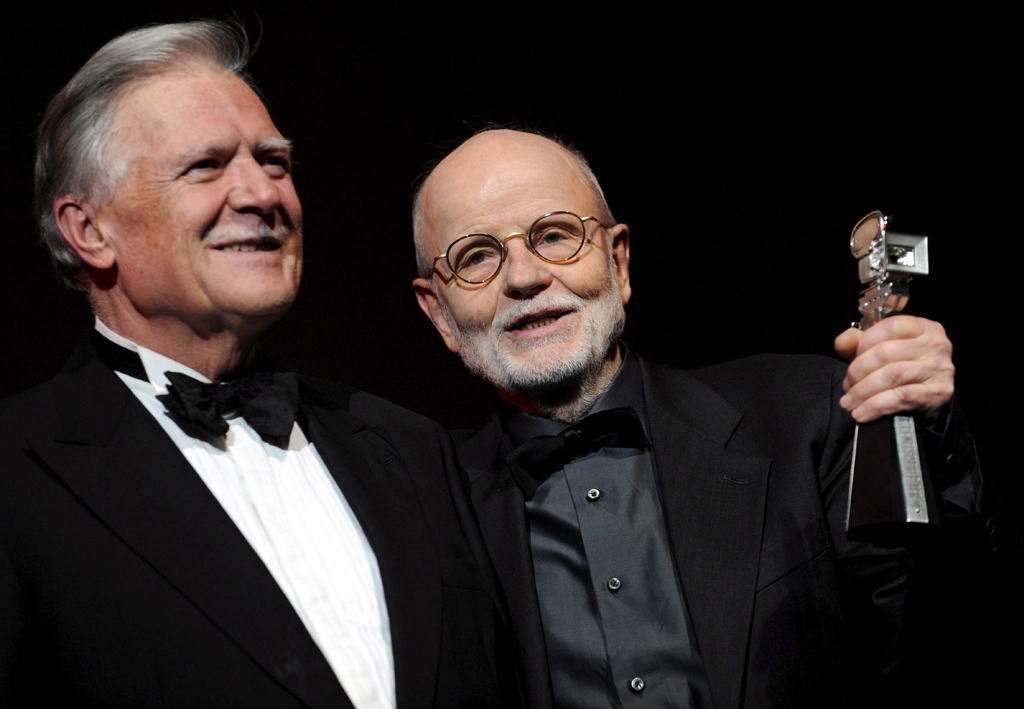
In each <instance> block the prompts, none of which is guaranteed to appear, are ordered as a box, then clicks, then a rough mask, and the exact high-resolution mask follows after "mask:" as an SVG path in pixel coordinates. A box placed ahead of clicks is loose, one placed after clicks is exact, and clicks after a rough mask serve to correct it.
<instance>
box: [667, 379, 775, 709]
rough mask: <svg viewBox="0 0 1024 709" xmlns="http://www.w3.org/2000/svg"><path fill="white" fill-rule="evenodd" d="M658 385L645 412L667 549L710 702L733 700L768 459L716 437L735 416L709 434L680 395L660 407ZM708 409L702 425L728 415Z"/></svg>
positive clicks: (738, 691)
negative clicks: (698, 428) (696, 424)
mask: <svg viewBox="0 0 1024 709" xmlns="http://www.w3.org/2000/svg"><path fill="white" fill-rule="evenodd" d="M662 385H664V382H662ZM661 391H662V395H661V396H658V397H653V398H657V399H659V400H661V401H660V402H652V403H651V404H650V405H649V406H648V412H647V413H648V420H649V423H650V425H651V438H652V444H653V447H654V453H655V461H656V465H657V470H658V480H659V484H660V486H661V492H662V501H663V504H664V507H665V511H666V523H667V525H668V532H669V539H670V540H671V544H672V553H673V556H674V558H675V561H676V568H677V570H678V573H679V578H680V582H681V584H682V587H683V596H684V598H685V600H686V605H687V608H688V610H689V613H690V618H691V619H692V621H693V625H694V631H695V633H696V636H697V641H698V646H699V648H700V653H701V657H702V659H703V662H704V670H705V672H706V673H707V677H708V684H709V685H710V687H711V691H712V695H713V698H714V701H715V705H716V706H738V705H739V703H740V699H741V697H742V693H743V686H742V682H741V678H743V677H744V676H745V667H746V657H747V648H748V645H749V641H750V624H751V619H752V616H753V608H754V593H755V590H756V584H757V572H758V563H759V558H760V549H761V538H762V534H763V530H764V511H765V510H764V508H765V501H766V498H767V487H768V473H769V469H770V467H771V462H770V460H768V459H764V458H750V457H745V456H741V455H736V454H733V453H730V452H729V451H728V450H727V449H726V447H725V446H724V444H723V443H722V441H723V440H727V439H728V433H731V430H732V428H733V427H734V426H735V425H736V424H737V423H738V420H737V421H734V422H733V423H730V424H728V425H725V426H723V427H721V429H720V430H719V431H718V433H719V434H721V435H720V436H719V439H720V440H712V439H711V438H708V437H706V436H705V435H702V434H701V433H697V432H695V431H694V430H692V429H691V428H689V427H688V426H687V425H685V424H684V423H683V422H682V421H681V420H680V417H679V416H678V415H677V411H676V409H678V408H682V406H683V402H686V399H684V398H679V399H676V400H675V401H674V405H673V407H672V408H671V409H666V408H665V407H664V406H663V405H662V404H663V403H664V401H665V399H666V398H667V397H671V391H672V390H671V389H664V388H663V389H662V390H661ZM686 403H692V402H686ZM704 404H705V405H706V406H710V407H714V406H715V404H714V403H713V402H708V401H706V402H704ZM722 404H724V402H720V403H719V404H718V406H719V407H721V405H722ZM690 414H691V415H693V414H697V415H699V412H695V411H693V410H692V408H691V411H690ZM709 414H710V415H709V417H708V419H705V425H706V421H707V420H709V419H710V420H714V419H718V420H720V421H728V416H726V415H725V412H721V411H720V412H717V413H712V412H710V411H709Z"/></svg>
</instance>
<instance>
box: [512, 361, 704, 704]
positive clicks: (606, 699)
mask: <svg viewBox="0 0 1024 709" xmlns="http://www.w3.org/2000/svg"><path fill="white" fill-rule="evenodd" d="M621 406H630V407H632V408H633V409H634V410H635V411H636V413H637V415H638V417H639V419H640V421H641V424H642V425H643V427H644V430H645V433H647V435H648V437H649V436H650V434H649V430H648V424H647V416H646V411H645V406H644V391H643V379H642V376H641V372H640V366H639V363H638V362H637V361H636V358H635V356H633V355H631V354H629V353H628V352H627V353H626V354H625V356H624V358H623V364H622V366H621V367H620V369H619V371H618V372H617V373H616V376H615V378H614V379H613V381H612V383H611V385H610V386H609V388H608V389H607V390H606V391H605V393H604V394H603V395H602V396H601V398H600V399H598V401H597V402H596V404H595V405H594V407H593V409H592V410H591V413H594V412H598V411H604V410H607V409H612V408H616V407H621ZM503 425H504V426H505V430H506V433H507V434H508V435H509V437H510V439H511V441H512V443H513V445H514V446H519V445H520V444H522V443H524V442H526V441H527V440H529V439H531V438H533V437H534V436H538V435H551V434H556V433H558V432H559V431H561V430H562V429H563V428H565V424H563V423H561V422H558V421H552V420H550V419H545V418H541V417H538V416H533V415H531V414H528V413H525V412H519V413H516V414H514V415H510V416H508V417H505V418H503ZM526 517H527V521H528V523H529V527H530V546H531V550H532V553H533V566H534V573H535V576H536V584H537V595H538V599H539V602H540V611H541V619H542V622H543V626H544V637H545V644H546V646H547V652H548V661H549V665H550V669H551V679H552V685H553V689H554V695H555V701H556V704H557V705H558V706H559V707H560V708H562V709H573V708H577V707H578V708H579V709H595V708H597V707H633V706H657V707H680V708H686V709H698V708H702V707H710V706H711V699H710V691H709V689H708V685H707V680H706V678H705V675H704V670H703V666H702V664H701V660H700V653H699V651H698V648H697V643H696V640H695V637H694V634H693V629H692V626H691V623H690V620H689V616H688V614H687V611H686V604H685V601H684V599H683V595H682V590H681V588H680V585H679V580H678V576H677V574H676V569H675V566H674V564H673V561H672V553H671V549H670V547H669V541H668V534H667V530H666V526H665V516H664V513H663V511H662V505H661V500H660V496H659V489H658V484H657V472H656V470H655V464H654V456H653V454H652V453H651V451H649V450H648V451H642V450H639V449H635V448H602V449H601V450H599V451H597V452H596V453H592V454H590V455H587V456H584V457H581V458H577V459H575V460H573V461H572V462H571V463H569V464H568V465H566V466H565V467H564V468H563V469H561V470H559V471H557V472H555V473H554V474H553V475H552V476H551V477H550V478H548V479H547V480H546V481H545V482H543V483H541V485H540V487H538V489H537V492H536V494H535V496H534V497H533V499H532V500H530V501H528V502H527V503H526Z"/></svg>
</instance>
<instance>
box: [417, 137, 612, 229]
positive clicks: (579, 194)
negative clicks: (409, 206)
mask: <svg viewBox="0 0 1024 709" xmlns="http://www.w3.org/2000/svg"><path fill="white" fill-rule="evenodd" d="M419 206H420V212H421V214H420V218H421V220H422V222H421V224H422V228H423V234H424V238H425V240H426V241H427V242H428V243H429V245H431V246H432V247H441V248H443V247H444V246H445V245H446V244H447V243H449V242H450V241H451V240H452V239H454V238H457V237H458V236H462V235H463V234H468V233H472V232H486V233H490V234H495V235H498V236H500V235H503V234H506V233H510V232H513V231H523V230H525V229H527V228H529V226H530V224H531V223H532V222H533V221H534V220H535V219H537V218H538V217H540V216H541V215H543V214H546V213H547V212H553V211H561V210H568V211H573V212H576V213H578V214H580V215H581V216H591V215H593V214H595V213H596V210H597V209H598V204H597V198H596V196H595V195H594V191H593V187H592V186H591V185H590V182H589V181H588V180H587V179H586V177H584V176H583V174H582V173H581V171H580V170H579V168H578V167H577V165H576V162H575V160H574V159H573V157H572V156H571V155H570V154H569V153H568V152H567V151H566V150H565V149H564V148H562V147H561V146H559V145H557V144H556V143H554V142H552V141H550V140H548V139H546V138H541V137H540V136H536V135H532V134H522V133H512V132H508V131H494V132H492V133H483V134H480V135H478V136H476V137H474V138H471V139H470V140H469V141H467V142H466V143H464V144H463V145H461V146H460V147H459V148H457V149H456V150H455V151H454V152H452V153H451V154H450V155H449V156H448V157H446V158H445V159H444V160H443V161H442V162H441V163H440V164H439V165H438V166H437V167H436V168H435V169H434V171H433V173H431V175H430V177H429V178H428V180H427V182H426V184H425V185H424V188H423V193H422V195H421V198H420V205H419Z"/></svg>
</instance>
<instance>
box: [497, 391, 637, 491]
mask: <svg viewBox="0 0 1024 709" xmlns="http://www.w3.org/2000/svg"><path fill="white" fill-rule="evenodd" d="M648 447H649V445H648V443H647V436H645V435H644V429H643V426H641V425H640V419H639V418H637V415H636V412H635V411H633V409H632V408H629V407H623V408H620V409H609V410H608V411H600V412H598V413H596V414H590V416H587V417H586V418H584V419H583V420H582V421H580V422H579V423H577V424H576V425H575V426H569V427H568V428H566V429H565V430H563V431H561V432H560V433H559V434H558V435H557V436H537V437H536V438H534V439H532V440H529V441H527V442H526V443H524V444H523V445H521V446H519V447H518V448H516V449H515V450H514V451H512V453H510V454H509V456H508V458H506V459H505V464H506V465H507V466H508V469H509V472H511V473H512V477H513V478H515V481H516V482H517V483H518V484H519V487H520V488H522V490H523V495H524V496H525V497H526V499H527V500H530V499H533V495H534V493H536V492H537V488H538V487H539V486H540V484H541V483H542V482H544V481H545V480H547V479H548V477H550V475H551V474H552V473H553V472H555V471H556V470H561V469H562V468H564V467H565V466H566V465H567V464H568V463H570V462H571V461H572V460H573V458H578V457H580V456H583V455H586V454H588V453H593V452H594V451H597V450H600V449H601V448H639V449H640V450H647V448H648Z"/></svg>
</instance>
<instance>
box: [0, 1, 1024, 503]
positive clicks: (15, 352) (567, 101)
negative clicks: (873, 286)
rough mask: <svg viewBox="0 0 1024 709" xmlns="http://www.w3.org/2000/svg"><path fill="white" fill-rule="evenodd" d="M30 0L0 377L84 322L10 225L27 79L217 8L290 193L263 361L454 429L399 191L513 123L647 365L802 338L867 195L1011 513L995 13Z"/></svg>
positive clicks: (41, 102)
mask: <svg viewBox="0 0 1024 709" xmlns="http://www.w3.org/2000/svg"><path fill="white" fill-rule="evenodd" d="M52 7H53V6H51V5H49V4H43V3H40V4H39V9H32V8H28V9H26V10H25V12H26V16H27V19H25V20H22V21H21V22H15V21H11V22H9V23H8V25H7V27H6V33H5V34H6V38H5V42H4V46H3V49H2V50H0V51H2V52H3V67H4V75H5V82H4V83H5V92H4V94H5V99H6V102H5V103H6V105H5V107H4V109H3V133H2V135H3V136H4V137H5V138H6V142H7V145H8V147H7V150H6V157H7V168H6V170H5V177H4V187H5V189H4V192H3V194H4V196H5V198H6V205H5V206H6V209H5V212H6V217H7V220H6V223H5V225H4V226H5V229H4V231H5V233H4V235H3V238H4V246H5V247H6V250H5V257H4V258H3V259H2V261H0V268H2V269H3V270H2V279H0V288H2V291H0V293H2V298H3V306H4V307H3V315H2V318H3V320H2V322H3V331H4V337H3V339H2V345H0V348H2V351H0V357H2V362H3V365H4V366H3V370H2V371H3V374H2V375H0V376H2V381H0V396H2V395H8V394H11V393H14V392H16V391H19V390H21V389H24V388H27V387H29V386H31V385H32V384H34V383H36V382H38V381H41V380H43V379H46V378H48V377H50V376H51V375H52V374H53V373H54V372H56V371H57V370H58V369H59V368H60V366H61V365H62V363H63V362H64V360H65V359H66V357H67V356H68V354H69V353H70V351H71V349H72V348H73V346H74V343H75V341H76V340H77V338H78V337H79V336H80V334H81V333H82V332H83V331H84V330H85V328H87V327H88V326H89V325H90V315H89V312H88V308H87V307H86V305H85V302H84V300H83V299H82V298H81V296H79V295H78V294H76V293H72V292H70V291H66V290H64V289H62V288H61V287H60V286H58V285H57V283H56V281H55V280H54V279H53V277H52V275H51V273H50V266H49V265H48V261H47V257H46V255H45V253H44V252H43V251H42V249H40V248H39V247H38V246H36V245H35V237H34V234H33V226H32V219H31V207H30V203H31V153H32V133H33V130H34V127H35V124H36V122H37V121H38V117H39V115H40V114H41V113H42V111H43V109H44V108H45V106H46V103H47V101H48V100H49V98H50V96H52V94H54V93H55V92H56V91H57V90H59V89H60V87H61V86H62V85H63V84H64V83H65V82H66V81H67V80H68V79H69V78H70V77H71V75H72V74H73V73H74V71H75V70H76V69H77V68H78V67H79V66H80V65H81V64H82V63H83V62H84V61H85V60H86V59H87V58H88V56H89V55H90V54H91V53H92V52H94V51H95V50H96V49H98V48H99V47H100V46H101V45H102V44H103V43H104V42H106V41H107V40H109V39H111V38H113V37H114V36H116V35H117V34H120V33H121V32H123V31H126V30H128V29H130V28H133V27H135V26H138V25H140V24H145V23H149V22H156V21H173V20H182V19H189V18H193V17H223V16H224V13H225V12H226V11H228V10H234V11H236V12H237V15H238V17H239V18H240V19H241V20H242V21H243V22H244V23H245V25H246V26H247V28H248V29H249V32H250V34H251V35H253V36H255V35H258V34H259V33H260V31H261V30H260V27H261V25H262V36H263V41H262V46H261V47H260V49H259V51H258V53H257V54H256V57H255V58H254V60H253V62H252V65H251V68H252V72H253V74H254V75H255V77H256V79H257V82H258V83H259V84H260V85H261V87H262V88H263V90H264V93H265V95H266V97H267V100H268V104H269V108H270V111H271V114H272V115H273V116H274V118H275V120H276V122H277V124H278V127H279V128H280V129H281V131H282V132H283V133H284V134H285V135H287V136H289V137H290V138H292V139H293V140H294V142H295V145H296V158H297V166H296V170H295V181H296V183H297V187H298V191H299V194H300V196H301V198H302V201H303V206H304V213H305V234H306V261H305V273H304V279H303V287H302V291H301V293H300V295H299V299H298V302H297V303H296V305H295V307H294V308H293V310H292V312H291V313H290V314H289V315H288V316H287V317H286V318H285V319H284V320H283V321H282V322H281V323H279V324H278V325H277V326H276V327H275V328H274V329H272V330H271V332H269V333H268V334H267V336H266V337H265V339H264V341H263V342H264V347H265V349H266V350H267V351H268V352H269V353H270V354H271V355H272V357H274V358H275V359H276V360H277V361H278V362H279V363H281V364H284V365H287V366H293V367H296V368H298V369H299V370H300V371H303V372H306V373H310V374H315V375H320V376H324V377H329V378H337V379H342V380H344V381H346V382H348V383H350V384H352V385H355V386H357V387H359V388H362V389H365V390H368V391H370V392H373V393H376V394H379V395H381V396H383V397H385V398H388V399H391V400H393V401H396V402H398V403H400V404H402V405H404V406H407V407H409V408H411V409H414V410H416V411H419V412H422V413H425V414H427V415H429V416H432V417H434V418H437V419H439V420H441V421H442V422H444V423H446V424H448V425H450V426H471V425H475V424H479V423H481V421H482V420H483V419H484V418H485V417H486V415H487V412H488V411H489V410H490V407H491V404H492V403H493V399H492V395H491V393H490V391H489V390H488V388H487V387H486V386H484V385H483V384H481V383H480V382H477V381H475V380H473V379H472V378H470V377H469V376H468V375H466V374H465V373H464V372H463V370H462V367H461V365H460V364H459V362H458V360H457V359H456V357H455V356H454V355H451V354H450V353H449V352H448V351H447V349H446V348H444V346H443V344H442V342H441V339H440V337H439V336H438V335H437V334H436V333H435V332H434V330H433V327H432V326H431V325H430V323H429V322H428V321H427V319H426V318H425V317H423V315H422V314H421V313H420V311H419V308H418V306H417V305H416V302H415V299H414V297H413V292H412V288H411V287H410V281H411V279H412V278H413V277H414V276H415V264H414V258H413V249H412V243H411V229H410V221H409V215H408V212H409V202H410V198H411V194H412V189H413V183H414V181H415V179H416V177H417V175H418V174H419V173H420V172H421V170H422V167H423V165H424V164H425V163H426V162H427V161H429V160H431V159H436V158H439V157H441V156H442V155H443V154H444V152H445V150H446V149H447V148H449V147H453V146H454V145H455V144H456V143H457V142H459V141H460V140H462V139H464V138H465V137H468V135H469V134H470V133H471V131H472V130H473V129H475V128H477V127H480V126H482V125H484V124H485V123H487V122H498V123H504V122H522V123H528V124H530V125H534V126H537V127H540V128H543V129H546V130H549V131H553V132H555V133H557V134H560V135H561V136H563V137H564V138H566V139H569V140H571V141H574V142H575V144H576V145H577V147H579V148H580V149H582V150H583V151H584V153H585V154H586V155H587V156H588V157H589V158H590V160H591V163H592V165H593V167H594V170H595V172H596V173H597V175H598V177H599V178H600V179H601V181H602V184H603V186H604V188H605V192H606V194H607V196H608V199H609V202H610V204H611V207H612V210H613V211H614V213H615V215H616V218H617V219H619V220H620V221H624V222H626V223H628V224H629V225H630V227H631V233H632V254H633V263H632V280H633V288H634V297H633V301H632V302H631V303H630V305H629V308H628V313H629V324H628V326H627V331H626V340H627V341H628V342H629V343H630V344H631V346H632V347H633V348H634V349H636V350H638V351H640V352H642V353H645V354H647V355H648V356H650V357H652V358H654V359H657V360H661V361H664V362H668V363H671V364H675V365H679V366H684V367H691V366H699V365H703V364H708V363H712V362H716V361H720V360H724V359H729V358H734V357H738V356H743V355H747V354H752V353H756V352H763V351H773V352H813V353H821V354H828V353H830V352H831V343H832V339H833V338H834V336H835V335H836V334H838V333H839V332H840V331H841V330H842V329H843V328H844V327H845V326H846V324H848V323H849V322H850V320H852V319H853V317H854V314H855V313H854V308H855V298H856V293H857V290H858V287H859V284H858V283H857V279H856V277H855V274H856V269H855V264H854V261H853V259H852V258H851V256H850V254H849V251H848V247H847V243H846V241H847V237H848V234H849V231H850V229H851V227H852V226H853V225H854V223H855V222H856V221H857V220H858V219H859V218H860V217H862V216H863V215H864V214H866V213H867V212H869V211H871V210H874V209H883V210H886V211H887V212H890V213H892V214H894V220H893V222H892V228H893V229H894V230H896V231H905V232H910V233H918V234H928V235H929V236H930V237H931V241H930V245H931V261H932V271H933V275H931V276H928V277H927V278H923V279H918V280H917V281H915V282H914V284H913V286H912V297H911V300H910V305H909V312H911V313H913V314H918V315H924V316H927V317H931V318H934V319H937V320H940V321H941V322H942V323H943V324H945V326H946V328H947V330H948V332H949V334H950V337H951V339H952V340H953V342H954V346H955V354H954V361H955V363H956V365H957V386H958V396H959V397H960V399H961V401H962V403H963V405H964V408H965V409H966V410H967V412H968V417H969V420H970V423H971V427H972V429H973V431H974V433H975V435H976V438H977V441H978V445H979V448H980V451H981V456H982V461H983V463H984V465H985V467H986V470H987V472H988V473H989V474H990V475H992V477H993V479H994V481H995V482H994V484H993V486H992V491H998V492H999V494H1000V496H1001V498H1002V499H1003V500H1004V502H1006V503H1012V505H1011V507H1012V509H1014V514H1016V515H1017V516H1018V517H1017V518H1018V520H1019V519H1020V516H1019V512H1016V511H1015V510H1016V507H1015V505H1016V504H1017V500H1019V498H1020V493H1021V491H1022V487H1024V486H1022V484H1021V473H1022V471H1021V464H1020V456H1019V455H1018V454H1017V450H1016V448H1017V447H1016V446H1015V445H1014V444H1013V441H1014V440H1015V439H1016V436H1017V435H1019V433H1018V428H1019V426H1018V425H1017V424H1016V422H1015V421H1014V420H1013V418H1012V416H1013V415H1014V414H1016V412H1017V407H1016V406H1015V405H1014V403H1013V402H1014V399H1013V397H1015V396H1017V395H1018V386H1017V380H1018V379H1019V377H1020V374H1019V372H1020V368H1019V365H1018V361H1017V354H1018V352H1019V345H1014V344H1013V341H1012V337H1013V336H1012V335H1011V334H1010V333H1012V332H1014V331H1019V326H1018V324H1017V323H1018V320H1017V318H1018V317H1019V316H1016V317H1015V316H1014V314H1015V313H1019V311H1020V305H1021V304H1020V299H1019V297H1018V296H1017V288H1016V285H1017V284H1016V279H1017V278H1018V277H1019V276H1018V273H1019V265H1018V264H1019V263H1020V256H1021V249H1020V247H1019V237H1018V235H1017V233H1016V229H1014V230H1013V231H1011V225H1010V221H1009V207H1010V205H1011V204H1016V203H1019V201H1020V200H1019V197H1018V194H1017V193H1018V192H1019V183H1020V178H1019V176H1018V175H1017V169H1018V164H1019V161H1020V150H1019V138H1018V132H1019V125H1015V126H1014V129H1015V130H1013V131H1011V125H1010V123H1011V120H1014V123H1016V124H1019V110H1018V109H1013V110H1011V106H1010V100H1011V99H1010V97H1011V96H1015V95H1017V94H1019V88H1020V87H1019V72H1015V77H1011V74H1010V71H1009V69H1008V66H1010V52H1009V49H1008V46H1009V45H1008V44H1005V43H1004V42H1003V39H1002V36H1003V34H1004V32H1003V31H1002V29H1001V27H1002V26H1003V25H1005V24H1006V23H1007V22H1008V20H1007V18H1001V17H998V16H990V15H984V14H982V12H981V11H977V12H964V11H958V12H955V13H948V14H937V13H932V14H928V15H913V16H911V15H906V16H894V15H893V14H892V13H891V12H890V13H887V14H885V15H879V16H871V15H868V14H867V13H863V12H861V13H854V12H852V11H849V12H844V11H841V10H830V11H829V14H828V15H827V16H826V15H822V16H814V15H801V16H783V15H777V14H763V15H761V16H751V15H749V14H746V13H744V12H740V11H739V10H738V9H737V8H730V7H725V8H724V9H723V11H722V12H721V13H716V14H714V15H713V14H711V13H709V12H705V11H701V12H697V11H694V10H684V11H683V15H682V18H679V17H674V16H673V17H670V16H663V15H660V14H658V13H654V12H650V11H648V12H646V13H645V12H644V11H643V10H642V9H637V10H629V9H625V7H621V8H619V9H618V11H617V14H614V15H609V14H604V15H598V16H593V10H582V9H581V10H579V11H577V12H565V13H560V12H555V11H552V10H551V9H550V7H548V9H545V10H543V11H541V10H536V11H531V10H530V9H529V8H527V7H525V6H522V5H517V6H515V7H507V6H491V7H487V8H485V9H482V10H480V14H479V15H477V16H474V15H472V14H464V13H463V12H459V11H456V10H454V9H435V11H434V12H432V13H430V14H428V13H425V12H418V13H414V14H410V13H408V12H407V11H405V10H401V9H399V8H398V7H395V8H393V9H391V10H387V11H383V12H380V13H377V14H373V15H369V14H366V13H360V12H355V11H353V10H351V9H346V8H344V7H340V8H338V7H335V8H334V9H331V10H327V11H317V12H315V13H314V12H312V11H308V10H305V11H304V10H303V9H302V8H301V7H300V6H298V4H296V3H279V4H277V5H274V6H269V7H266V8H260V9H256V10H254V9H253V8H252V7H251V6H239V5H235V6H230V5H221V6H218V5H216V4H209V3H206V4H195V3H186V2H182V3H177V4H175V5H174V6H173V9H167V8H162V7H159V6H156V5H150V6H149V7H148V9H139V8H137V7H125V8H111V9H107V10H96V9H95V7H93V6H89V7H87V8H86V6H84V5H83V6H79V7H80V8H81V9H78V10H74V11H67V10H61V11H57V10H55V9H52ZM583 7H590V6H583ZM588 13H590V14H588ZM1011 191H1012V193H1011Z"/></svg>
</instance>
